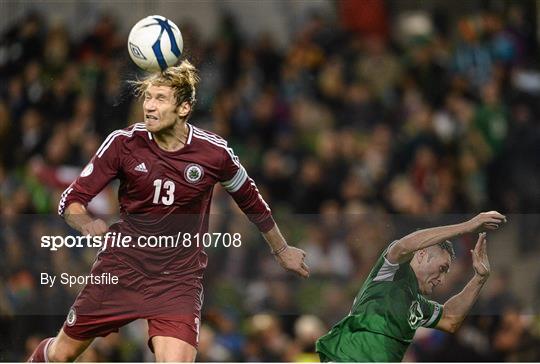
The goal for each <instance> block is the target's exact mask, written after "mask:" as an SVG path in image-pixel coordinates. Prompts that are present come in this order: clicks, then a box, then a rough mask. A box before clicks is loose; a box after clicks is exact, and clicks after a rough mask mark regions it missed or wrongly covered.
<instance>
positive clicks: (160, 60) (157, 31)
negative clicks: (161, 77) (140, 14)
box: [128, 15, 184, 72]
mask: <svg viewBox="0 0 540 364" xmlns="http://www.w3.org/2000/svg"><path fill="white" fill-rule="evenodd" d="M183 48H184V41H183V40H182V33H180V29H178V27H177V26H176V24H174V23H173V22H172V21H170V20H169V19H167V18H165V17H163V16H161V15H151V16H147V17H146V18H144V19H142V20H140V21H138V22H137V24H135V25H134V26H133V28H131V31H130V32H129V37H128V52H129V56H130V57H131V59H132V60H133V62H135V64H136V65H137V66H139V67H140V68H142V69H143V70H145V71H149V72H156V71H164V70H165V69H166V68H167V67H169V66H173V65H175V64H176V63H177V62H178V60H179V59H180V56H181V55H182V50H183Z"/></svg>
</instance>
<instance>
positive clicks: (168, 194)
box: [152, 179, 175, 206]
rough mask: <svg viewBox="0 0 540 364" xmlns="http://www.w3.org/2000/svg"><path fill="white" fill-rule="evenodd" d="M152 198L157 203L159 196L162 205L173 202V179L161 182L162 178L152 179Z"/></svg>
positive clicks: (168, 204)
mask: <svg viewBox="0 0 540 364" xmlns="http://www.w3.org/2000/svg"><path fill="white" fill-rule="evenodd" d="M154 187H155V190H154V200H153V201H152V202H153V203H156V204H157V203H159V198H160V197H161V203H163V204H164V205H167V206H170V205H172V204H173V202H174V189H175V185H174V182H173V181H165V182H164V183H163V180H162V179H156V180H154ZM162 187H163V190H164V191H163V192H164V193H163V195H162V193H161V188H162Z"/></svg>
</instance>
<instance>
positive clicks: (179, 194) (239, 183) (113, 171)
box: [58, 123, 274, 275]
mask: <svg viewBox="0 0 540 364" xmlns="http://www.w3.org/2000/svg"><path fill="white" fill-rule="evenodd" d="M188 128H189V134H188V138H187V141H186V144H185V146H184V147H183V148H182V149H180V150H178V151H175V152H168V151H165V150H163V149H161V148H159V146H158V145H157V144H156V142H155V140H154V139H153V136H152V133H150V132H148V131H147V130H146V127H145V126H144V123H138V124H134V125H132V126H130V127H128V128H126V129H122V130H116V131H114V132H112V133H111V134H110V135H109V136H108V137H107V138H106V139H105V141H104V142H103V144H102V145H101V146H100V148H99V149H98V150H97V152H96V154H95V156H94V157H93V158H92V160H91V161H90V163H89V164H88V165H87V166H86V167H85V168H84V170H83V171H82V172H81V175H80V176H79V177H78V178H77V179H76V180H75V181H74V182H73V183H72V184H71V185H70V186H69V187H68V188H67V189H66V190H65V191H64V193H63V194H62V197H61V200H60V204H59V207H58V212H59V214H60V215H63V214H64V210H65V208H66V207H67V206H69V205H70V204H71V203H73V202H79V203H81V204H83V205H85V206H86V205H87V204H88V202H90V200H91V199H92V198H93V197H94V196H95V195H96V194H98V193H99V192H100V191H101V190H102V189H103V188H104V187H105V186H106V185H107V184H108V183H109V182H110V181H111V180H113V179H115V178H118V179H119V180H120V188H119V191H118V199H119V202H120V217H121V219H120V221H119V222H117V223H115V224H114V225H112V226H111V228H110V230H111V231H115V232H121V233H123V234H129V235H131V236H134V237H137V236H141V235H146V236H148V235H154V236H159V235H161V236H175V235H177V234H178V233H179V232H181V233H189V234H191V235H192V236H193V235H194V234H197V233H199V234H202V233H205V232H207V231H208V218H209V211H210V203H211V199H212V191H213V188H214V185H215V184H216V183H217V182H219V183H221V184H222V186H223V187H224V188H225V189H226V190H227V191H228V192H229V194H230V195H231V196H232V197H233V198H234V200H235V201H236V203H237V204H238V205H239V207H240V208H241V209H242V210H243V211H244V213H245V214H246V215H247V216H248V217H249V219H250V220H251V221H252V222H253V223H254V224H256V225H257V227H258V228H259V230H261V231H262V232H267V231H268V230H270V229H271V228H272V227H273V226H274V220H273V218H272V215H271V212H270V208H269V207H268V205H267V204H266V202H265V201H264V200H263V198H262V197H261V195H260V194H259V191H258V190H257V187H256V186H255V183H254V182H253V180H252V179H251V178H249V176H248V174H247V172H246V170H245V169H244V167H242V165H241V164H240V162H239V160H238V157H237V156H236V155H234V153H233V151H232V149H231V148H229V147H228V145H227V142H226V141H225V140H224V139H222V138H221V137H219V136H217V135H215V134H213V133H210V132H208V131H204V130H202V129H199V128H196V127H194V126H193V125H190V124H188ZM106 251H108V252H109V253H111V254H114V255H115V256H116V257H117V258H118V259H119V260H120V261H122V262H124V263H126V264H128V265H129V266H131V267H132V268H134V269H136V270H137V271H139V272H141V273H142V274H145V275H154V274H164V273H165V274H182V275H183V274H199V273H202V271H203V270H204V268H205V267H206V264H207V257H206V254H205V253H204V251H203V249H202V248H201V247H195V246H194V244H193V246H191V247H189V248H185V247H183V246H182V244H180V245H178V246H176V247H174V248H171V247H168V248H148V247H144V248H143V247H140V246H133V247H130V248H122V249H119V248H112V249H111V248H110V247H107V250H106Z"/></svg>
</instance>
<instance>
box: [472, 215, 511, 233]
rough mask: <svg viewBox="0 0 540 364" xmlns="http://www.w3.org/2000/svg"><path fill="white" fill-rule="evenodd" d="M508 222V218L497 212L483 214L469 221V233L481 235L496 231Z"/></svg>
mask: <svg viewBox="0 0 540 364" xmlns="http://www.w3.org/2000/svg"><path fill="white" fill-rule="evenodd" d="M505 222H506V216H504V215H502V214H500V213H498V212H497V211H489V212H482V213H481V214H478V215H476V216H475V217H473V218H472V219H470V220H469V221H467V231H468V232H470V233H480V232H483V231H486V230H496V229H498V228H499V226H501V225H502V224H504V223H505Z"/></svg>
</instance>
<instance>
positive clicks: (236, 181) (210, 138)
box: [193, 127, 270, 211]
mask: <svg viewBox="0 0 540 364" xmlns="http://www.w3.org/2000/svg"><path fill="white" fill-rule="evenodd" d="M193 136H194V137H196V138H199V139H202V140H206V141H207V142H209V143H210V144H213V145H215V146H218V147H221V148H223V149H225V150H226V151H227V153H229V155H230V156H231V159H232V161H233V163H234V164H236V165H237V166H238V168H239V169H238V171H237V172H236V174H235V175H234V177H233V178H231V179H230V180H228V181H225V182H222V183H221V184H222V185H223V187H224V188H225V189H226V190H227V191H228V192H236V191H238V190H239V189H240V187H242V186H243V184H244V183H245V182H246V181H247V180H249V181H250V184H251V185H252V186H253V187H254V188H255V191H256V192H257V195H258V197H259V199H260V200H261V202H262V203H263V204H264V206H265V207H266V209H267V210H268V211H270V206H268V204H267V203H266V201H265V200H264V198H263V197H262V196H261V193H260V192H259V189H258V188H257V186H256V185H255V182H253V180H252V179H251V178H249V176H248V174H247V172H246V170H245V169H244V167H243V166H242V165H241V164H240V161H239V160H238V157H237V156H236V155H235V154H234V152H233V150H232V149H231V148H228V147H227V141H226V140H225V139H223V138H221V137H218V136H215V135H211V134H208V133H206V132H203V131H202V130H201V129H199V128H196V127H193ZM243 173H245V178H244V177H243ZM231 182H233V184H232V185H231ZM240 182H242V183H240ZM231 189H234V190H231Z"/></svg>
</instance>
